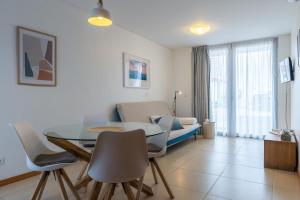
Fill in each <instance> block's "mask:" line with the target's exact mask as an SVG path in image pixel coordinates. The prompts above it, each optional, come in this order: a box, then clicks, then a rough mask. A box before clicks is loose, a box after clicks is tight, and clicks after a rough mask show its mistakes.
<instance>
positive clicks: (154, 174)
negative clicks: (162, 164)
mask: <svg viewBox="0 0 300 200" xmlns="http://www.w3.org/2000/svg"><path fill="white" fill-rule="evenodd" d="M150 166H151V170H152V174H153V178H154V182H155V184H157V183H158V181H157V177H156V172H155V168H154V165H153V163H152V162H150Z"/></svg>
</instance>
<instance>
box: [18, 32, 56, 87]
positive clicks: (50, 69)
mask: <svg viewBox="0 0 300 200" xmlns="http://www.w3.org/2000/svg"><path fill="white" fill-rule="evenodd" d="M56 45H57V44H56V36H54V35H50V34H47V33H43V32H40V31H36V30H32V29H29V28H25V27H21V26H18V27H17V83H18V84H19V85H30V86H45V87H55V86H56V84H57V66H56V63H57V54H56Z"/></svg>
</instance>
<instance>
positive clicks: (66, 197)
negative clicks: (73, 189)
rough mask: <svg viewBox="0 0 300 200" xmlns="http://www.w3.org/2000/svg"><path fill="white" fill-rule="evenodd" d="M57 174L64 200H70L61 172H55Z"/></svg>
mask: <svg viewBox="0 0 300 200" xmlns="http://www.w3.org/2000/svg"><path fill="white" fill-rule="evenodd" d="M55 174H56V177H57V180H58V183H59V186H60V189H61V193H62V195H63V198H64V199H65V200H68V199H69V198H68V194H67V192H66V189H65V186H64V182H63V180H62V177H61V174H60V171H59V170H56V171H55Z"/></svg>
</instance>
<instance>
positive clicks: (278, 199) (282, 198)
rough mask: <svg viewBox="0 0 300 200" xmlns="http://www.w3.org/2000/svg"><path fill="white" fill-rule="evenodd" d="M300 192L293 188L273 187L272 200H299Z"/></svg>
mask: <svg viewBox="0 0 300 200" xmlns="http://www.w3.org/2000/svg"><path fill="white" fill-rule="evenodd" d="M299 199H300V190H299V189H295V188H293V187H291V188H289V187H273V200H299Z"/></svg>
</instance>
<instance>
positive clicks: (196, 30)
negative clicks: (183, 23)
mask: <svg viewBox="0 0 300 200" xmlns="http://www.w3.org/2000/svg"><path fill="white" fill-rule="evenodd" d="M190 31H191V33H193V34H195V35H203V34H205V33H207V32H208V31H210V26H208V25H204V24H196V25H193V26H192V27H191V28H190Z"/></svg>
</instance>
